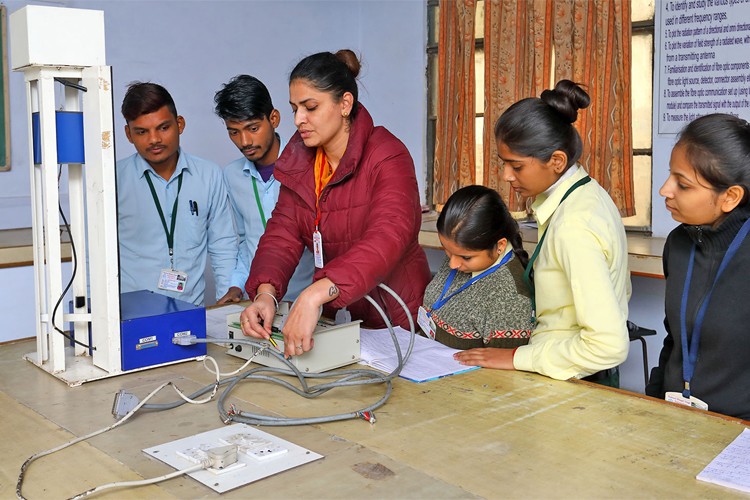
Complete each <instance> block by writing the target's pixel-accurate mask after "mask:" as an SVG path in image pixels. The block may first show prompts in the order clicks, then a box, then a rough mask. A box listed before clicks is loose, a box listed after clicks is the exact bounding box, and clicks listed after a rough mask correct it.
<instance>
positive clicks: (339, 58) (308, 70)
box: [289, 49, 362, 119]
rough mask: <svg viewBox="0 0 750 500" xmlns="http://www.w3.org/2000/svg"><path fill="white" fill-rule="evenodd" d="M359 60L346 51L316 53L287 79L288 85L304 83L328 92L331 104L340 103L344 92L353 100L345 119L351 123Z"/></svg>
mask: <svg viewBox="0 0 750 500" xmlns="http://www.w3.org/2000/svg"><path fill="white" fill-rule="evenodd" d="M361 66H362V65H361V64H360V62H359V58H357V55H356V54H355V53H354V52H352V51H351V50H349V49H342V50H339V51H338V52H336V53H335V54H332V53H331V52H318V53H317V54H313V55H311V56H307V57H305V58H304V59H302V60H301V61H300V62H298V63H297V65H296V66H295V67H294V69H293V70H292V73H291V74H290V75H289V83H292V82H293V81H294V80H307V81H308V82H310V83H311V84H312V85H313V86H314V87H315V88H316V89H318V90H320V91H321V92H328V93H329V94H331V95H332V96H333V100H334V101H335V102H339V101H341V98H342V97H343V95H344V93H345V92H350V93H351V94H352V95H353V96H354V104H353V105H352V110H351V112H350V113H349V118H350V119H354V117H355V116H356V114H357V110H358V108H359V101H358V100H357V99H358V94H359V92H358V91H357V75H359V70H360V68H361Z"/></svg>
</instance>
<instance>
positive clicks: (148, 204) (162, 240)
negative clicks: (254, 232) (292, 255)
mask: <svg viewBox="0 0 750 500" xmlns="http://www.w3.org/2000/svg"><path fill="white" fill-rule="evenodd" d="M122 114H123V116H124V117H125V122H126V125H125V135H126V136H127V138H128V140H129V141H130V142H131V143H132V144H133V145H134V146H135V149H136V151H137V153H136V154H134V155H132V156H130V157H128V158H125V159H124V160H120V161H118V162H117V208H118V235H119V246H120V289H121V291H122V292H130V291H134V290H152V291H154V292H157V293H161V294H163V295H168V296H170V297H175V298H178V299H180V300H184V301H186V302H191V303H193V304H195V305H199V306H200V305H203V303H204V296H203V295H204V292H205V288H206V284H205V280H204V277H203V273H204V272H205V269H206V261H207V256H208V255H210V256H211V265H212V267H213V272H214V280H215V282H216V296H217V297H221V296H222V295H224V294H225V293H226V291H227V289H228V287H229V279H230V277H231V274H232V270H233V269H234V266H235V261H236V257H237V236H236V234H235V233H234V228H233V227H232V215H231V214H232V212H231V209H230V207H229V202H228V198H227V191H226V187H225V185H224V180H223V178H222V174H221V169H220V168H219V166H218V165H216V164H215V163H212V162H209V161H206V160H203V159H201V158H198V157H196V156H192V155H190V154H188V153H186V152H184V151H183V150H182V149H181V148H180V134H181V133H182V131H183V129H184V128H185V119H184V118H183V117H182V116H179V115H178V114H177V110H176V108H175V104H174V101H173V100H172V96H170V95H169V92H167V90H166V89H165V88H164V87H162V86H161V85H157V84H154V83H140V82H138V83H134V84H131V85H130V86H129V87H128V91H127V93H126V94H125V99H123V102H122Z"/></svg>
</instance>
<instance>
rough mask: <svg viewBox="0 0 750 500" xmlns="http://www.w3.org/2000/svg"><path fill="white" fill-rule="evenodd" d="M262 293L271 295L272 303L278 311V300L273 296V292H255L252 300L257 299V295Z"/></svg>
mask: <svg viewBox="0 0 750 500" xmlns="http://www.w3.org/2000/svg"><path fill="white" fill-rule="evenodd" d="M263 294H265V295H268V296H269V297H271V298H272V299H273V303H274V305H275V306H276V310H277V311H278V310H279V301H278V300H276V296H274V294H272V293H271V292H258V293H256V294H255V298H254V299H253V302H255V301H256V300H258V297H260V296H261V295H263Z"/></svg>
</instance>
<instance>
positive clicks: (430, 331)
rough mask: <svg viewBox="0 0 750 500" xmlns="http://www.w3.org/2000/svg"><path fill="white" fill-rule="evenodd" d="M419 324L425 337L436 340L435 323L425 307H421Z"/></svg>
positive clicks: (418, 313)
mask: <svg viewBox="0 0 750 500" xmlns="http://www.w3.org/2000/svg"><path fill="white" fill-rule="evenodd" d="M417 324H418V325H419V327H420V328H421V329H422V331H423V332H424V333H425V335H427V336H428V337H430V338H431V339H432V340H435V322H434V321H433V320H432V318H431V317H430V315H429V314H427V309H425V308H424V306H419V311H418V312H417Z"/></svg>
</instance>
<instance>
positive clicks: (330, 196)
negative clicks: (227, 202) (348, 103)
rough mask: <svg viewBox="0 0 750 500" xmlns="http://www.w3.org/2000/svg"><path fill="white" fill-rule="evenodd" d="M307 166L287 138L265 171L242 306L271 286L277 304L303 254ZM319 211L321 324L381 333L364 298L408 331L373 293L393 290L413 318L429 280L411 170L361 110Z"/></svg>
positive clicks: (297, 141)
mask: <svg viewBox="0 0 750 500" xmlns="http://www.w3.org/2000/svg"><path fill="white" fill-rule="evenodd" d="M314 163H315V148H308V147H306V146H305V145H304V143H303V142H302V138H301V137H300V135H299V133H295V134H294V136H293V137H292V139H291V140H290V141H289V143H288V144H287V146H286V148H284V151H283V153H282V154H281V157H279V159H278V160H277V162H276V167H275V168H274V176H275V177H276V179H277V180H278V181H279V182H280V183H281V192H280V194H279V200H278V202H277V203H276V208H275V209H274V211H273V216H272V217H271V219H269V221H268V226H267V227H266V231H265V233H264V234H263V236H262V237H261V239H260V243H259V245H258V251H257V252H256V254H255V258H254V259H253V262H252V265H251V270H250V276H249V278H248V280H247V283H246V284H245V290H246V291H247V292H248V296H249V297H250V298H254V297H255V292H256V290H257V289H258V286H259V285H261V284H262V283H270V284H272V285H273V286H274V287H275V288H276V296H277V298H279V299H280V298H281V297H283V296H284V294H285V293H286V287H287V283H288V282H289V279H290V278H291V276H292V273H293V272H294V269H295V267H296V265H297V263H298V262H299V259H300V256H301V255H302V251H303V249H304V247H307V248H308V249H310V251H312V233H313V230H314V228H315V181H314ZM320 207H321V214H322V217H321V222H320V232H321V235H322V239H323V258H324V264H325V265H324V267H323V269H317V270H316V272H315V275H314V276H313V279H314V280H319V279H321V278H324V277H327V278H328V279H330V280H331V281H332V282H333V283H335V284H336V286H338V288H339V291H340V294H339V296H338V297H337V298H336V299H335V300H333V301H332V302H330V303H329V304H327V309H328V310H327V314H330V313H331V309H340V308H342V307H344V306H346V307H347V309H348V310H349V311H350V312H351V314H352V319H361V320H363V322H364V325H363V326H367V327H371V328H381V327H383V326H385V325H384V323H383V320H382V319H381V317H380V315H379V314H378V312H377V311H376V310H375V308H374V307H373V306H372V305H371V304H370V303H369V302H367V301H366V300H365V299H364V298H363V297H364V296H365V295H366V294H370V296H372V297H373V298H374V299H375V300H376V301H377V302H378V303H379V304H380V305H381V307H383V306H384V310H385V311H386V313H387V314H388V316H389V317H390V319H391V321H392V323H393V324H394V325H401V326H403V327H406V328H408V319H407V316H406V314H405V313H404V311H403V309H402V308H401V307H400V306H399V305H398V304H397V302H396V301H395V300H393V299H392V298H391V296H390V295H388V294H387V293H386V292H384V291H382V290H381V289H379V288H376V287H377V285H378V283H385V284H386V285H388V286H389V287H390V288H392V289H393V290H394V291H395V292H396V293H398V294H399V295H400V296H401V298H402V299H403V300H404V302H406V305H407V306H408V307H409V310H410V311H411V314H412V317H413V318H416V312H417V308H418V307H419V306H420V305H421V304H422V296H423V295H424V289H425V287H426V286H427V283H428V282H429V281H430V271H429V267H428V265H427V258H426V257H425V254H424V251H423V250H422V248H421V247H420V246H419V243H418V241H417V237H418V234H419V227H420V223H421V219H422V216H421V210H420V205H419V194H418V188H417V180H416V177H415V174H414V163H413V161H412V159H411V156H410V155H409V151H408V150H407V149H406V146H404V145H403V143H401V141H399V140H398V139H397V138H396V137H395V136H393V134H391V133H390V132H388V130H386V129H385V128H383V127H374V126H373V122H372V117H371V116H370V114H369V113H368V112H367V110H366V109H365V108H364V107H363V106H362V105H361V104H360V105H359V110H358V112H357V115H356V117H355V119H354V120H353V122H352V124H351V132H350V134H349V142H348V144H347V147H346V152H345V153H344V156H343V157H342V158H341V161H340V163H339V166H338V168H337V169H336V171H335V172H334V174H333V177H332V178H331V180H330V181H329V183H328V185H327V186H326V187H325V188H324V190H323V192H322V193H321V199H320ZM415 321H416V319H415Z"/></svg>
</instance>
